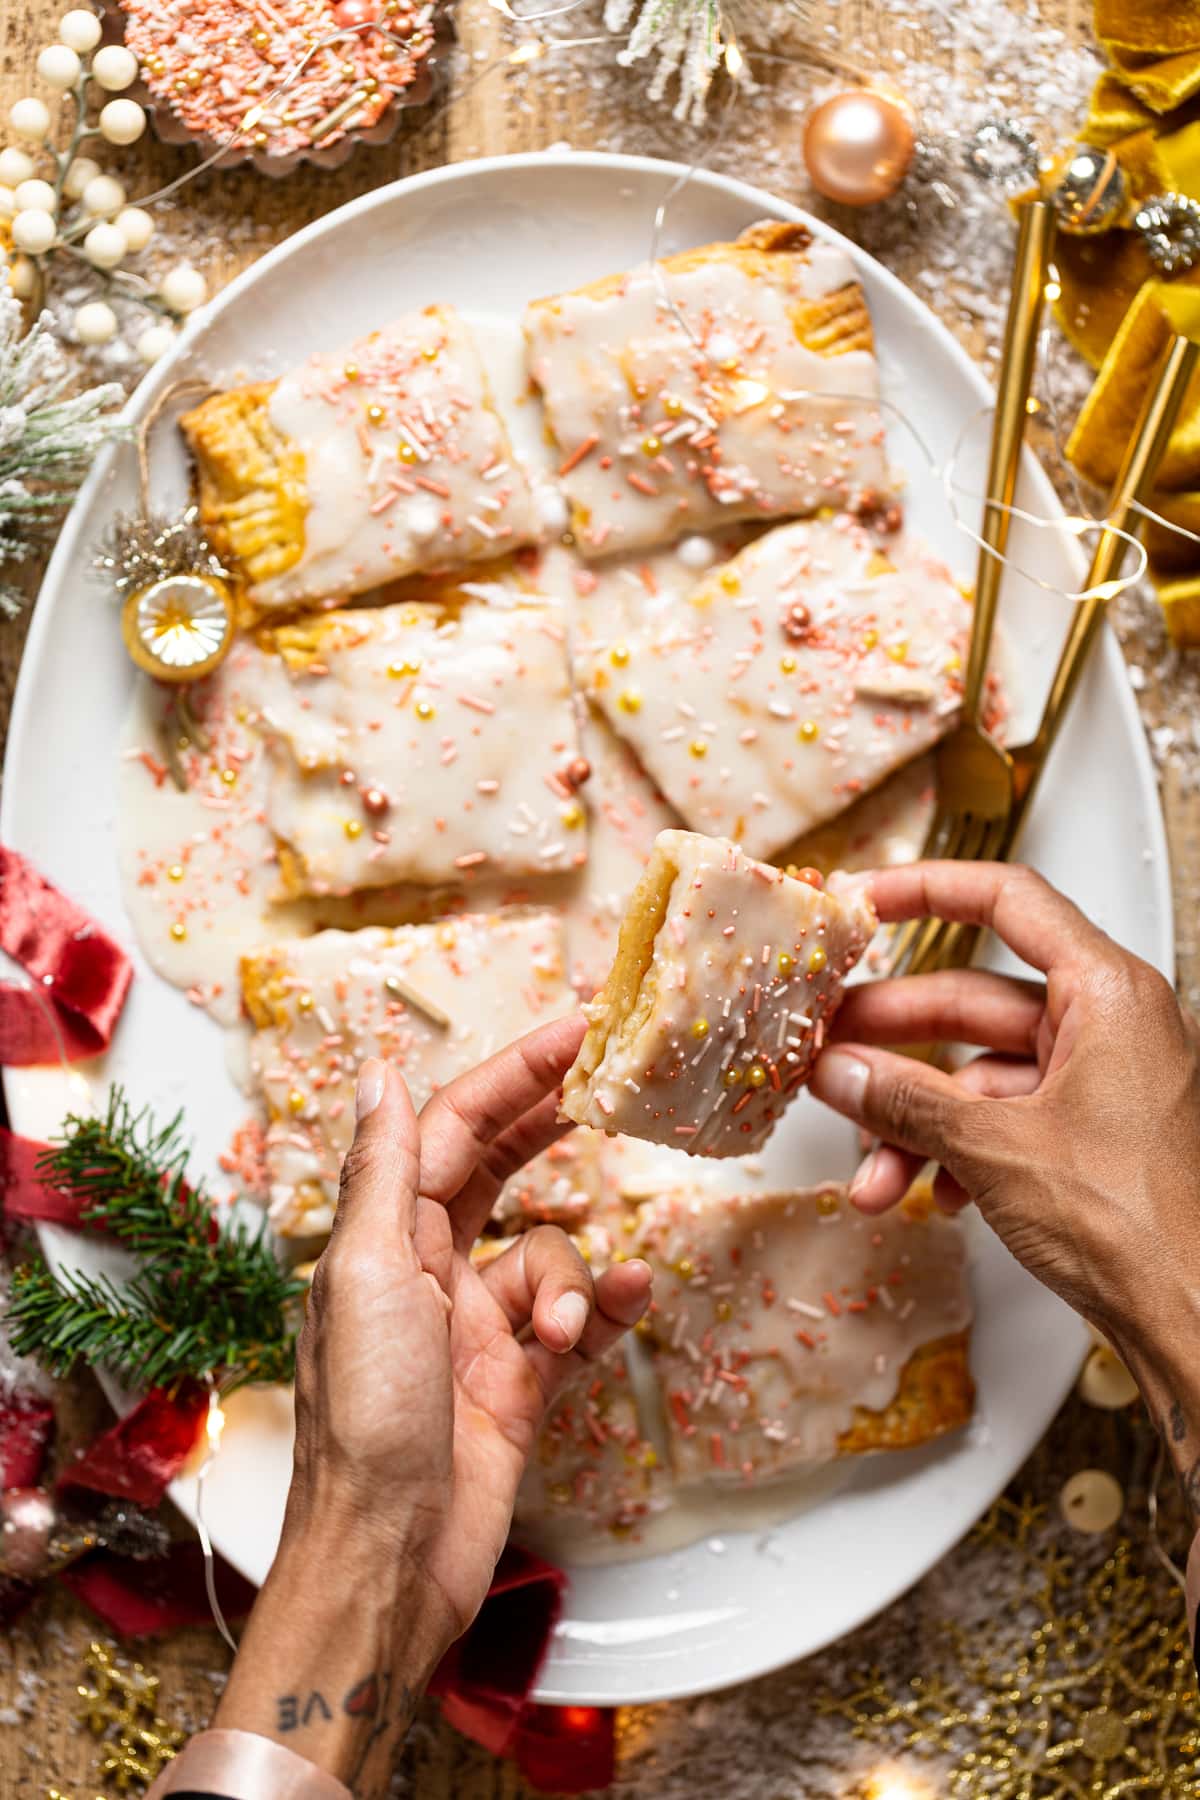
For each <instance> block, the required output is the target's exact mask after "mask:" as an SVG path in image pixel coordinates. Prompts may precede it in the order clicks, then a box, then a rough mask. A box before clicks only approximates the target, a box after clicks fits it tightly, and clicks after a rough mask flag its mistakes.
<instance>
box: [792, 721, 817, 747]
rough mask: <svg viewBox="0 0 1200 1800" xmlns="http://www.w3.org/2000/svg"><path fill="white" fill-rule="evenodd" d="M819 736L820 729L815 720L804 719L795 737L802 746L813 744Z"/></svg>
mask: <svg viewBox="0 0 1200 1800" xmlns="http://www.w3.org/2000/svg"><path fill="white" fill-rule="evenodd" d="M820 735H821V728H820V726H819V725H818V724H817V721H816V720H815V719H805V721H804V723H803V724H802V725H801V727H800V729H799V731H798V732H797V733H796V736H797V737H798V738H799V739H800V742H801V743H802V744H812V743H815V742H816V740H817V738H818V737H820Z"/></svg>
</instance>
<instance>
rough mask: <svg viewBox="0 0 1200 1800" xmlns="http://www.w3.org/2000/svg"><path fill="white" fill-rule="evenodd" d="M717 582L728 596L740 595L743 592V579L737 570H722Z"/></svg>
mask: <svg viewBox="0 0 1200 1800" xmlns="http://www.w3.org/2000/svg"><path fill="white" fill-rule="evenodd" d="M717 580H718V581H719V582H720V584H721V586H722V587H723V588H724V589H725V592H726V593H727V594H740V593H741V591H742V582H741V577H740V576H739V575H738V573H737V571H736V570H735V569H722V570H721V573H720V574H719V575H718V576H717Z"/></svg>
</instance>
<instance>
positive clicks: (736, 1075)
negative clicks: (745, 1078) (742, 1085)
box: [721, 1069, 742, 1088]
mask: <svg viewBox="0 0 1200 1800" xmlns="http://www.w3.org/2000/svg"><path fill="white" fill-rule="evenodd" d="M741 1079H742V1077H741V1073H740V1071H739V1070H737V1069H726V1071H725V1073H724V1075H722V1077H721V1082H722V1085H723V1086H724V1087H730V1088H732V1087H736V1086H737V1084H738V1082H739V1081H740V1080H741Z"/></svg>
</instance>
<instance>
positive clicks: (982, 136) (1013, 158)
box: [964, 119, 1041, 192]
mask: <svg viewBox="0 0 1200 1800" xmlns="http://www.w3.org/2000/svg"><path fill="white" fill-rule="evenodd" d="M964 160H965V161H966V165H967V167H968V169H970V170H971V172H972V174H974V175H978V176H979V177H980V179H981V180H983V181H994V182H995V183H996V184H997V185H998V186H1000V187H1004V188H1009V189H1012V190H1013V191H1014V192H1015V191H1016V190H1017V189H1019V188H1022V187H1028V186H1029V185H1030V183H1031V182H1034V181H1036V180H1037V178H1038V170H1039V166H1040V162H1041V152H1040V151H1039V149H1038V144H1037V139H1036V138H1035V137H1034V135H1033V133H1032V132H1031V131H1030V130H1029V129H1028V128H1027V127H1026V126H1024V125H1022V124H1021V121H1020V120H1019V119H984V121H983V122H982V124H980V125H977V126H976V128H975V130H974V131H973V132H972V133H971V135H970V137H969V138H968V139H967V143H966V150H965V153H964Z"/></svg>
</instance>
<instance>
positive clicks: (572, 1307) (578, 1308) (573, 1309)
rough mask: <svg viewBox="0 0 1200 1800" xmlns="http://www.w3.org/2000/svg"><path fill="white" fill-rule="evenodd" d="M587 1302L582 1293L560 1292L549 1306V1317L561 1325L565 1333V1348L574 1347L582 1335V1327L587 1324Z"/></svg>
mask: <svg viewBox="0 0 1200 1800" xmlns="http://www.w3.org/2000/svg"><path fill="white" fill-rule="evenodd" d="M587 1316H588V1303H587V1301H586V1300H585V1299H584V1297H583V1295H582V1294H576V1293H574V1292H571V1293H569V1294H560V1295H559V1297H558V1299H557V1300H556V1301H555V1302H554V1305H553V1306H552V1307H551V1308H550V1317H551V1318H552V1319H553V1320H554V1322H555V1324H556V1325H561V1326H562V1328H563V1330H564V1331H565V1332H566V1334H567V1346H566V1347H567V1349H568V1350H571V1349H574V1347H575V1345H576V1344H577V1343H578V1342H579V1340H580V1338H581V1337H582V1336H583V1328H584V1326H585V1325H586V1324H587Z"/></svg>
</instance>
